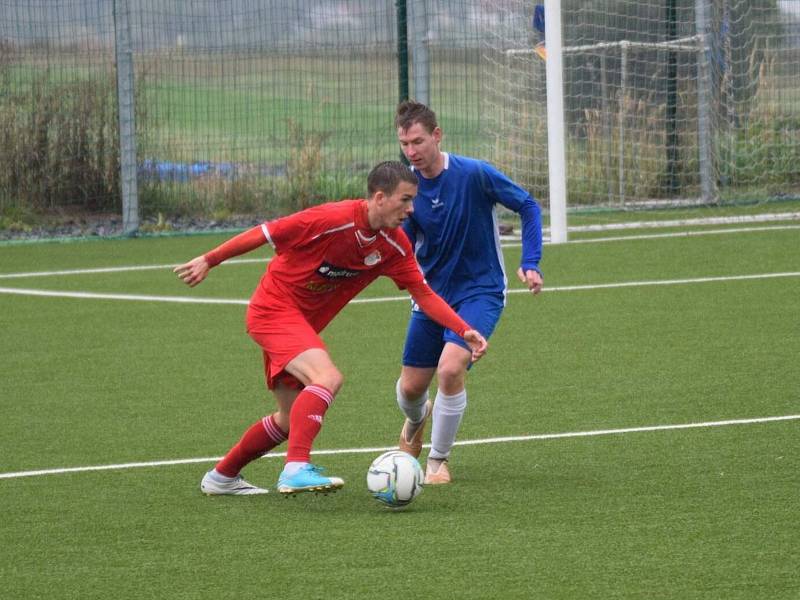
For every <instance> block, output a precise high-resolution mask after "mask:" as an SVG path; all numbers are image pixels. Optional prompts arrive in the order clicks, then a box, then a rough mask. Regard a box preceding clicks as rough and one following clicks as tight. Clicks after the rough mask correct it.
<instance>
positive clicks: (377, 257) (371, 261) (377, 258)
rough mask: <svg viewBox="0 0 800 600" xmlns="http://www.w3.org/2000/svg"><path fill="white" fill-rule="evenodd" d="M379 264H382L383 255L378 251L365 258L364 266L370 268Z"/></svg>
mask: <svg viewBox="0 0 800 600" xmlns="http://www.w3.org/2000/svg"><path fill="white" fill-rule="evenodd" d="M379 262H381V253H380V252H378V251H377V250H375V252H373V253H371V254H367V256H365V257H364V264H365V265H367V266H368V267H373V266H375V265H377V264H378V263H379Z"/></svg>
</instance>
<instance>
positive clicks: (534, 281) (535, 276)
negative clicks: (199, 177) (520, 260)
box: [517, 267, 544, 295]
mask: <svg viewBox="0 0 800 600" xmlns="http://www.w3.org/2000/svg"><path fill="white" fill-rule="evenodd" d="M517 277H519V280H520V281H521V282H522V283H524V284H525V285H527V286H528V289H529V290H530V291H531V293H533V294H534V295H536V294H538V293H539V292H541V291H542V286H543V285H544V280H543V279H542V276H541V274H540V273H539V271H534V270H533V269H528V270H526V271H524V272H523V271H522V267H520V268H519V269H517Z"/></svg>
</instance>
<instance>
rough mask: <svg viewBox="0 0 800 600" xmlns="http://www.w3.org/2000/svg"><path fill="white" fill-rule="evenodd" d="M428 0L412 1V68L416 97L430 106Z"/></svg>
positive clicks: (418, 100)
mask: <svg viewBox="0 0 800 600" xmlns="http://www.w3.org/2000/svg"><path fill="white" fill-rule="evenodd" d="M426 2H427V0H412V2H411V31H412V34H411V70H412V73H413V77H414V98H415V99H416V100H417V102H422V103H423V104H425V105H428V106H430V101H431V94H430V66H429V65H430V59H429V57H428V45H429V43H430V41H429V39H428V15H427V10H426V6H425V4H426Z"/></svg>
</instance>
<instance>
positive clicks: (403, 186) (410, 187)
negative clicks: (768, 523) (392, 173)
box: [379, 181, 417, 229]
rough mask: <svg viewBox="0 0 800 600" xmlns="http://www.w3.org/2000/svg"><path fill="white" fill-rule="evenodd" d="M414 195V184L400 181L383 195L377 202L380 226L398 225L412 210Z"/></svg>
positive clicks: (391, 226)
mask: <svg viewBox="0 0 800 600" xmlns="http://www.w3.org/2000/svg"><path fill="white" fill-rule="evenodd" d="M416 195H417V186H416V185H414V184H413V183H408V182H407V181H401V182H400V183H399V184H398V185H397V187H396V188H395V190H394V191H393V192H392V193H391V194H388V195H385V196H383V198H382V201H381V202H380V204H379V210H380V212H379V214H380V221H381V227H386V228H389V229H394V228H395V227H400V225H402V223H403V221H405V220H406V219H407V218H408V217H409V216H410V215H411V213H413V212H414V196H416Z"/></svg>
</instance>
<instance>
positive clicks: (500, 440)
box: [0, 415, 800, 479]
mask: <svg viewBox="0 0 800 600" xmlns="http://www.w3.org/2000/svg"><path fill="white" fill-rule="evenodd" d="M798 419H800V415H783V416H779V417H758V418H752V419H727V420H724V421H706V422H703V423H681V424H675V425H649V426H644V427H624V428H620V429H596V430H593V431H572V432H566V433H540V434H534V435H516V436H508V437H494V438H484V439H477V440H463V441H460V442H456V446H477V445H483V444H507V443H512V442H530V441H542V440H556V439H565V438H580V437H598V436H604V435H621V434H626V433H645V432H651V431H673V430H677V429H699V428H708V427H727V426H731V425H753V424H758V423H774V422H777V421H795V420H798ZM424 447H425V448H430V444H425V445H424ZM396 448H397V446H383V447H372V448H341V449H336V450H315V451H314V452H313V454H314V455H315V456H323V455H332V454H367V453H374V452H386V451H387V450H395V449H396ZM284 456H286V453H285V452H275V453H270V454H267V455H266V456H265V457H264V458H280V457H284ZM221 458H222V457H220V456H213V457H204V458H183V459H175V460H156V461H148V462H132V463H119V464H112V465H94V466H86V467H65V468H60V469H39V470H36V471H16V472H12V473H0V479H18V478H21V477H38V476H41V475H61V474H65V473H86V472H89V471H112V470H123V469H138V468H148V467H164V466H172V465H188V464H195V463H210V462H216V461H218V460H220V459H221Z"/></svg>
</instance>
